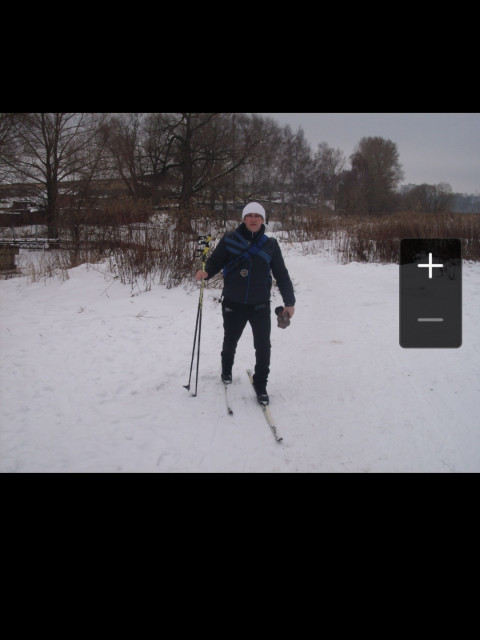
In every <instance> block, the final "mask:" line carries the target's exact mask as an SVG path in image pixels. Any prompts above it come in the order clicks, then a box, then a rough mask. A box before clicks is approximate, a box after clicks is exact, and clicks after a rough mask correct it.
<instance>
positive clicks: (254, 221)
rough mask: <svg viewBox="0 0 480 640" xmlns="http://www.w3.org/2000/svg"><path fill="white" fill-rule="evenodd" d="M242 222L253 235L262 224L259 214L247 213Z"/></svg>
mask: <svg viewBox="0 0 480 640" xmlns="http://www.w3.org/2000/svg"><path fill="white" fill-rule="evenodd" d="M243 220H244V222H245V225H246V227H247V229H248V230H249V231H252V232H253V233H255V232H256V231H259V230H260V228H261V226H262V224H263V218H262V216H261V215H260V214H259V213H247V215H246V216H245V218H244V219H243Z"/></svg>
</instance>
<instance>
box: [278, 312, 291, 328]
mask: <svg viewBox="0 0 480 640" xmlns="http://www.w3.org/2000/svg"><path fill="white" fill-rule="evenodd" d="M284 308H285V307H277V308H276V309H275V313H276V314H277V325H278V326H279V327H280V329H286V328H287V327H288V325H289V324H290V316H289V315H288V313H286V314H285V315H282V313H283V310H284Z"/></svg>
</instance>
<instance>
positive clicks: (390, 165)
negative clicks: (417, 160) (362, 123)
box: [344, 136, 403, 215]
mask: <svg viewBox="0 0 480 640" xmlns="http://www.w3.org/2000/svg"><path fill="white" fill-rule="evenodd" d="M350 161H351V163H352V173H353V174H354V175H353V180H348V181H344V188H345V185H346V184H347V183H348V184H349V186H350V187H354V188H355V193H350V194H349V195H348V196H347V197H345V194H344V200H345V199H346V200H348V201H350V202H351V203H352V202H353V203H354V208H355V210H356V212H357V213H366V214H369V215H372V214H373V215H376V214H380V213H385V212H388V211H391V210H392V208H393V207H394V206H395V203H396V202H397V195H396V192H395V189H396V187H397V185H398V182H399V181H400V180H401V179H402V178H403V171H402V168H401V165H400V163H399V156H398V150H397V145H396V144H395V143H394V142H392V141H391V140H384V139H383V138H380V137H378V136H377V137H369V138H362V139H361V140H360V142H359V143H358V145H357V147H356V149H355V151H354V153H353V154H352V155H351V156H350Z"/></svg>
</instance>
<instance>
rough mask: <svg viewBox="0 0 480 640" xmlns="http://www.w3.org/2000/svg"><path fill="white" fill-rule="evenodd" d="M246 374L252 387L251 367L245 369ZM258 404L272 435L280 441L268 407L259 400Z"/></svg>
mask: <svg viewBox="0 0 480 640" xmlns="http://www.w3.org/2000/svg"><path fill="white" fill-rule="evenodd" d="M247 375H248V379H249V380H250V382H251V383H252V387H253V374H252V371H251V369H247ZM258 404H259V405H260V406H261V407H262V410H263V415H264V416H265V419H266V421H267V422H268V426H269V427H270V430H271V432H272V433H273V437H274V438H275V440H276V441H277V442H282V440H283V438H282V437H281V436H279V435H278V431H277V427H276V426H275V424H274V422H273V418H272V414H271V412H270V409H269V407H268V405H266V404H262V403H261V402H259V403H258Z"/></svg>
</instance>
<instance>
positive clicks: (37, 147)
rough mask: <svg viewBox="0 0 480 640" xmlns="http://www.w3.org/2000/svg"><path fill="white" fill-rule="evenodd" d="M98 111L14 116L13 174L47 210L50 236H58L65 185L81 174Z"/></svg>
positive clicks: (10, 161)
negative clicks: (91, 112) (60, 203)
mask: <svg viewBox="0 0 480 640" xmlns="http://www.w3.org/2000/svg"><path fill="white" fill-rule="evenodd" d="M95 115H96V114H88V113H24V114H17V115H16V117H15V118H14V119H13V123H12V129H11V132H10V134H11V136H12V138H11V139H12V141H13V142H12V144H13V145H14V147H15V148H14V153H13V155H11V156H10V157H9V158H8V159H7V165H8V167H9V170H10V172H11V173H10V177H11V178H12V179H14V180H16V181H18V182H22V183H27V185H28V186H29V188H30V190H31V193H32V194H33V195H34V197H36V199H37V202H38V203H39V205H40V207H41V209H42V210H43V211H44V213H45V220H46V224H47V229H48V235H49V237H50V238H58V232H59V212H60V208H59V195H60V188H61V186H62V185H68V184H69V183H70V186H71V183H72V181H75V180H78V179H80V178H81V177H82V175H83V172H84V171H85V169H86V167H88V166H90V163H91V155H90V153H89V152H88V150H89V149H90V145H91V144H92V140H94V139H95V137H96V135H97V132H98V126H99V125H98V118H96V117H95Z"/></svg>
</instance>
